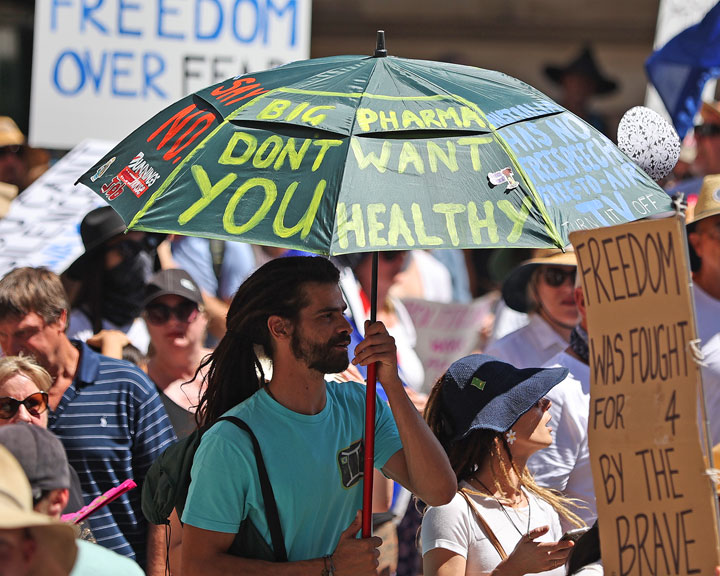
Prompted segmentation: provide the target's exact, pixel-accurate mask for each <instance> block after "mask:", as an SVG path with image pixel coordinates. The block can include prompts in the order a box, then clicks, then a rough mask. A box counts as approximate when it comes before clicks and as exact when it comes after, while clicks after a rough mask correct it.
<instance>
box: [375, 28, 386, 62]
mask: <svg viewBox="0 0 720 576" xmlns="http://www.w3.org/2000/svg"><path fill="white" fill-rule="evenodd" d="M386 56H387V50H385V30H378V31H377V46H376V47H375V58H385V57H386Z"/></svg>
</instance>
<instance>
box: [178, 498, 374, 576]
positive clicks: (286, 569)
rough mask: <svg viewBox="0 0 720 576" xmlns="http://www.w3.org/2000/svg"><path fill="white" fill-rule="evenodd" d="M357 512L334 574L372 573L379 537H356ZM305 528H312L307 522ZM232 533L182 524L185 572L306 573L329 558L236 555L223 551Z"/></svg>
mask: <svg viewBox="0 0 720 576" xmlns="http://www.w3.org/2000/svg"><path fill="white" fill-rule="evenodd" d="M360 524H361V519H360V513H359V512H358V514H357V515H356V517H355V520H354V521H353V523H352V524H351V525H350V526H349V527H348V529H347V530H345V532H343V533H342V535H341V536H340V541H339V542H338V545H337V548H335V552H333V554H332V563H333V565H334V567H335V570H336V572H337V574H338V576H340V575H342V576H370V575H373V576H374V575H376V574H377V572H376V568H377V566H378V557H379V555H380V553H379V552H378V550H377V548H378V546H380V544H381V543H382V541H381V540H380V538H377V537H375V536H373V537H372V538H365V539H358V538H356V537H355V535H356V534H357V532H358V530H360ZM308 530H312V527H311V526H308ZM234 539H235V534H226V533H223V532H214V531H211V530H202V529H201V528H196V527H195V526H191V525H190V524H185V528H184V530H183V545H182V565H183V572H184V573H186V574H203V575H205V576H225V575H229V574H243V576H265V575H266V574H273V575H274V576H307V575H308V574H310V575H317V576H320V574H322V573H323V570H324V569H325V567H326V563H327V566H328V567H329V562H330V560H325V559H323V558H315V559H312V560H302V561H296V562H286V563H274V562H266V561H264V560H252V559H250V558H240V557H238V556H232V555H230V554H228V553H227V550H228V549H229V548H230V545H231V544H232V542H233V540H234Z"/></svg>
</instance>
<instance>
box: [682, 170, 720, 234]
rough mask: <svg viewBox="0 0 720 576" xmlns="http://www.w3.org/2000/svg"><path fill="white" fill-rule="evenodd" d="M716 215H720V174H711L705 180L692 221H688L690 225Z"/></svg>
mask: <svg viewBox="0 0 720 576" xmlns="http://www.w3.org/2000/svg"><path fill="white" fill-rule="evenodd" d="M716 214H720V174H711V175H710V176H705V178H703V181H702V186H701V188H700V194H698V199H697V203H696V204H695V208H694V210H693V214H692V219H688V224H691V223H694V222H697V221H698V220H702V219H703V218H708V217H709V216H715V215H716Z"/></svg>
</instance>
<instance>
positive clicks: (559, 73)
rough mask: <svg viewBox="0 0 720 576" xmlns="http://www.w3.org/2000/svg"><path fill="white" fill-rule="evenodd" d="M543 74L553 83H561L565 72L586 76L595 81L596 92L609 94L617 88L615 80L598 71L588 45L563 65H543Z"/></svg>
mask: <svg viewBox="0 0 720 576" xmlns="http://www.w3.org/2000/svg"><path fill="white" fill-rule="evenodd" d="M545 74H546V75H547V76H548V78H550V80H552V81H553V82H554V83H555V84H561V83H562V79H563V76H565V75H566V74H578V75H580V76H587V77H588V78H591V79H593V80H594V81H595V93H596V94H610V93H612V92H614V91H615V90H617V82H615V80H611V79H610V78H607V77H606V76H604V75H603V74H602V72H600V69H599V68H598V67H597V64H596V63H595V58H594V57H593V53H592V50H591V49H590V48H589V47H587V46H586V47H585V48H583V49H582V51H581V52H580V54H579V55H578V56H577V57H576V58H575V59H574V60H572V61H571V62H569V63H567V64H566V65H565V66H558V65H549V66H546V67H545Z"/></svg>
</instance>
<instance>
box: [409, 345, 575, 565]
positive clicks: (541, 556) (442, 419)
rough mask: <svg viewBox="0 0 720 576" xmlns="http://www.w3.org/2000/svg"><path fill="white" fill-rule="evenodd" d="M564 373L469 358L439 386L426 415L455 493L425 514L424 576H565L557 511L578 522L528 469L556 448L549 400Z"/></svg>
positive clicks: (566, 545) (566, 549)
mask: <svg viewBox="0 0 720 576" xmlns="http://www.w3.org/2000/svg"><path fill="white" fill-rule="evenodd" d="M566 375H567V369H566V368H525V369H518V368H515V367H514V366H512V365H511V364H507V363H505V362H501V361H499V360H497V359H496V358H494V357H492V356H488V355H486V354H474V355H471V356H467V357H465V358H462V359H460V360H458V361H457V362H455V363H453V364H452V365H451V366H450V368H449V369H448V370H447V372H445V374H443V376H442V377H441V378H440V379H439V380H438V382H437V383H436V384H435V386H434V387H433V389H432V392H431V393H430V398H429V399H428V404H427V407H426V409H425V419H426V420H427V422H428V425H429V426H430V429H431V430H432V431H433V433H434V434H435V436H437V438H438V440H440V443H441V444H442V446H443V448H444V449H445V451H446V452H447V454H448V458H449V459H450V464H451V465H452V467H453V469H454V470H455V474H456V475H457V480H458V487H459V488H460V490H459V491H458V493H457V494H456V495H455V498H454V499H453V500H452V501H451V502H450V503H449V504H446V505H445V506H439V507H431V508H428V509H427V510H426V512H425V515H424V517H423V522H422V530H421V537H422V552H423V566H424V574H425V576H470V575H473V576H476V575H484V574H492V575H493V576H501V575H507V576H515V575H518V576H521V575H524V574H529V573H542V574H546V575H552V576H560V575H561V574H565V568H564V566H565V562H566V560H567V557H568V555H569V554H570V551H571V549H572V547H573V543H572V542H571V541H569V540H562V541H561V538H562V536H563V534H562V531H561V528H560V515H562V516H565V517H566V518H567V519H568V520H570V521H571V522H572V523H573V524H576V525H578V526H581V525H582V522H581V520H580V519H579V518H578V517H577V516H576V515H575V514H573V512H572V511H571V510H570V507H571V506H572V502H571V501H570V500H568V499H566V498H563V497H561V496H559V495H558V494H557V493H555V492H551V491H549V490H547V489H544V488H541V487H540V486H538V485H537V484H535V482H534V480H533V478H532V476H531V475H530V473H529V472H528V470H527V468H526V466H525V463H526V462H527V459H528V458H529V457H530V456H531V455H532V454H533V453H535V452H537V451H538V450H540V449H542V448H545V447H547V446H549V445H550V444H551V443H552V437H551V435H550V432H551V428H550V427H549V426H548V423H549V421H550V413H549V412H548V408H549V407H550V401H549V400H546V399H545V395H546V394H547V392H548V391H549V390H550V389H551V388H552V387H553V386H555V385H556V384H558V383H560V382H561V381H562V380H563V379H564V378H565V376H566Z"/></svg>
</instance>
